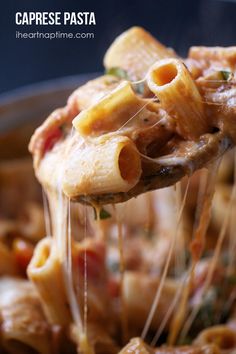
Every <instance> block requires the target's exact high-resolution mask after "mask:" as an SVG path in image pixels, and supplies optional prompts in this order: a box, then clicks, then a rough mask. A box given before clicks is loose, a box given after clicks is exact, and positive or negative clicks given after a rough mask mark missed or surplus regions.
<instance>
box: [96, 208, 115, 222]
mask: <svg viewBox="0 0 236 354" xmlns="http://www.w3.org/2000/svg"><path fill="white" fill-rule="evenodd" d="M93 211H94V218H95V220H97V218H98V217H97V210H96V209H95V208H93ZM110 217H111V214H110V213H109V212H108V211H107V210H106V209H104V208H102V209H100V213H99V219H100V220H105V219H108V218H110Z"/></svg>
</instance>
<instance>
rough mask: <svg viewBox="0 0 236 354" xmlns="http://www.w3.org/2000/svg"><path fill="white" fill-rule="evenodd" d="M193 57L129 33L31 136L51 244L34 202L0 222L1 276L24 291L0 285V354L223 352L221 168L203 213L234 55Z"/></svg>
mask: <svg viewBox="0 0 236 354" xmlns="http://www.w3.org/2000/svg"><path fill="white" fill-rule="evenodd" d="M191 53H192V54H190V55H189V57H188V58H187V59H181V58H179V57H177V55H176V54H175V53H174V51H173V50H169V49H168V48H166V47H165V46H164V45H162V44H161V43H160V42H158V41H157V40H156V39H155V38H154V37H152V36H151V35H150V34H149V33H147V32H146V31H145V30H143V29H141V28H139V27H134V28H132V29H130V30H128V31H127V32H125V33H124V34H123V35H121V36H120V37H119V38H118V39H117V40H116V41H115V42H114V43H113V44H112V46H111V47H110V49H109V50H108V52H107V53H106V56H105V59H104V62H105V66H106V70H107V73H106V74H105V75H103V76H101V77H99V78H97V79H94V80H91V81H90V82H88V83H87V84H85V85H83V86H82V87H80V88H78V89H77V90H76V91H75V92H74V93H72V95H71V96H70V97H69V99H68V101H67V103H66V106H65V107H62V108H60V109H57V110H55V111H54V112H53V113H52V114H51V115H50V116H49V118H48V119H47V120H46V121H45V122H44V123H43V124H42V126H41V127H39V128H38V129H37V130H36V132H35V134H34V136H33V137H32V139H31V142H30V151H31V152H32V154H33V158H34V168H35V172H36V176H37V178H38V180H39V181H40V183H41V184H42V186H43V188H44V194H43V197H44V205H45V216H46V218H45V219H46V234H47V235H51V236H50V237H49V236H47V237H45V238H43V239H42V240H40V239H41V238H42V237H44V235H45V230H44V227H43V222H42V210H41V207H38V205H36V204H34V203H33V202H28V203H27V204H25V203H24V205H22V206H21V208H20V209H21V210H20V211H19V215H18V214H17V216H16V219H15V220H14V221H13V220H11V217H12V215H9V216H6V218H7V220H5V219H3V220H1V223H0V238H1V239H0V272H1V274H0V275H1V276H4V275H5V274H10V275H11V276H15V274H17V275H18V276H19V277H26V271H25V270H26V268H27V266H28V268H27V276H28V278H29V280H30V283H29V282H28V281H27V280H22V279H18V280H16V279H15V278H13V277H12V278H7V281H6V280H5V279H4V278H1V279H0V324H1V335H0V350H1V349H4V350H6V351H7V354H8V352H9V353H13V354H15V353H17V354H18V352H17V351H16V348H19V352H20V351H21V352H23V353H24V354H28V352H29V353H42V354H44V353H45V354H52V353H53V354H59V353H60V354H67V353H68V354H75V352H76V351H77V353H80V354H116V353H118V352H120V353H123V354H126V353H136V354H141V353H145V354H146V353H149V354H157V353H159V354H165V353H175V354H179V353H181V354H184V353H188V354H189V353H190V354H225V352H232V351H234V350H235V328H234V327H235V323H234V322H235V321H234V318H233V317H234V313H235V308H236V295H235V294H236V267H235V263H236V262H235V250H236V241H235V220H234V216H233V215H234V214H233V212H232V211H234V209H235V199H236V187H235V185H234V186H233V179H234V178H235V177H233V173H234V171H233V170H234V168H233V159H232V157H231V158H230V160H229V161H228V162H227V163H226V165H227V166H228V168H227V173H221V172H220V181H221V184H223V189H222V188H221V187H222V186H221V187H220V185H219V184H218V185H217V192H216V198H215V201H214V199H213V202H212V197H213V194H214V186H215V183H218V181H219V178H218V177H217V176H216V174H217V171H218V167H219V166H218V165H219V162H218V161H215V160H216V159H217V158H218V157H219V156H221V155H223V154H224V153H225V151H226V150H228V149H230V148H231V147H232V146H233V145H234V144H235V143H236V128H235V123H234V122H235V117H236V115H235V102H236V98H235V97H236V96H235V92H236V87H235V82H234V74H235V72H236V63H234V56H235V54H234V49H233V48H228V49H227V48H226V49H221V48H213V49H209V48H201V47H200V48H198V49H196V48H195V49H192V51H191ZM134 80H139V81H134ZM210 162H211V163H213V165H212V166H209V165H208V164H209V163H210ZM231 165H232V166H231ZM203 166H206V167H207V169H204V171H202V172H201V171H200V172H199V173H197V174H195V176H194V177H193V178H192V179H191V182H189V177H188V175H191V174H192V173H193V172H194V171H195V170H196V169H199V168H201V167H203ZM207 170H208V172H207ZM14 171H15V170H14ZM224 172H225V169H224ZM186 175H187V176H186ZM1 176H5V174H4V173H3V174H2V173H0V179H1ZM183 176H185V179H184V181H180V180H181V178H182V177H183ZM23 177H24V176H23ZM23 179H24V178H23ZM6 180H7V178H4V183H5V182H6ZM177 181H180V182H179V183H178V184H177V185H176V186H175V187H171V188H168V189H165V190H163V191H156V192H153V191H152V190H154V189H158V188H162V187H167V186H169V185H172V184H174V183H176V182H177ZM26 183H27V182H26ZM22 190H24V189H22ZM147 191H152V192H150V193H149V194H147V193H146V192H147ZM218 192H219V193H218ZM142 193H146V194H143V196H140V197H139V198H138V199H137V200H135V199H134V198H133V199H132V200H131V201H130V203H127V204H123V203H120V204H119V205H117V206H116V205H113V204H115V203H116V202H125V201H126V200H128V199H129V198H131V197H136V196H138V195H139V194H142ZM217 193H218V194H217ZM4 195H5V194H4ZM196 200H197V203H196ZM76 201H82V202H83V203H86V204H87V205H86V206H85V205H84V204H81V205H79V206H78V205H76V204H75V202H76ZM0 202H1V200H0ZM214 203H215V204H214ZM0 204H1V203H0ZM107 204H111V205H107ZM196 204H197V205H196ZM212 204H214V205H213V207H212ZM211 211H213V217H212V218H211V220H210V214H211ZM4 224H5V227H4V226H3V225H4ZM208 225H209V227H208V228H207V226H208ZM1 226H2V227H1ZM1 232H2V234H1ZM218 234H219V235H218ZM38 241H39V242H38ZM31 257H32V258H31ZM1 258H2V259H1ZM30 259H31V260H30ZM28 264H29V265H28ZM15 272H16V273H15ZM9 284H10V285H9ZM9 288H10V289H13V290H9ZM1 290H2V291H1ZM13 295H14V296H15V295H17V296H15V297H14V298H13ZM232 314H233V315H232ZM31 320H32V323H33V325H32V323H31ZM21 322H22V326H21ZM31 325H32V326H31ZM35 328H36V329H37V331H38V332H39V335H38V333H37V336H36V329H35ZM135 336H137V338H133V337H135ZM127 343H128V344H127ZM67 344H68V345H67ZM149 344H150V345H149ZM122 348H123V349H122ZM4 354H5V352H4Z"/></svg>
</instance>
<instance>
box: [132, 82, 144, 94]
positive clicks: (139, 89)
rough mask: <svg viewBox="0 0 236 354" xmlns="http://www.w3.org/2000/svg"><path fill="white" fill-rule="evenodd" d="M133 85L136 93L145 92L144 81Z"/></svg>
mask: <svg viewBox="0 0 236 354" xmlns="http://www.w3.org/2000/svg"><path fill="white" fill-rule="evenodd" d="M133 87H134V90H135V92H136V93H139V94H140V95H143V94H144V89H145V83H144V81H140V82H138V83H137V84H133Z"/></svg>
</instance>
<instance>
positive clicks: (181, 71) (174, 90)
mask: <svg viewBox="0 0 236 354" xmlns="http://www.w3.org/2000/svg"><path fill="white" fill-rule="evenodd" d="M147 84H148V86H149V88H150V90H151V91H152V92H153V93H154V94H155V95H156V96H157V97H158V98H159V100H160V101H161V105H162V107H163V108H164V109H165V110H166V111H167V112H168V113H169V114H170V115H171V116H172V117H174V119H175V120H176V122H177V127H178V129H179V131H180V133H181V134H183V135H184V136H186V137H187V138H190V139H196V138H197V137H199V136H200V135H201V134H203V133H206V132H207V131H208V130H209V128H208V124H209V123H208V122H207V119H206V116H205V114H204V104H203V102H202V98H201V95H200V93H199V91H198V88H197V86H196V84H195V83H194V80H193V79H192V78H191V74H190V72H189V71H188V69H187V68H186V66H185V65H184V63H183V62H182V61H181V60H179V59H163V60H160V61H158V62H157V63H155V64H154V65H153V66H152V67H151V68H150V69H149V72H148V74H147Z"/></svg>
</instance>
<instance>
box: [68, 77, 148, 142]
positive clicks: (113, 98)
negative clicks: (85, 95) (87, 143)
mask: <svg viewBox="0 0 236 354" xmlns="http://www.w3.org/2000/svg"><path fill="white" fill-rule="evenodd" d="M145 103H146V102H145V101H144V100H142V99H141V98H140V97H138V96H137V95H136V94H135V93H134V91H133V89H132V87H131V84H130V83H129V82H128V81H124V82H122V83H121V84H120V85H119V86H118V87H117V88H116V89H114V90H113V91H112V92H111V93H109V94H108V95H107V96H105V97H104V98H102V99H101V100H100V101H98V102H97V103H95V104H94V105H93V106H91V107H89V108H88V109H85V110H83V111H82V112H81V113H80V114H79V115H78V116H77V117H75V118H74V120H73V126H74V127H75V129H76V130H77V131H78V132H79V133H80V134H81V135H82V136H88V135H91V136H98V135H101V134H104V133H107V132H112V131H115V130H117V129H119V128H121V127H122V126H123V124H125V123H126V122H127V121H128V120H129V119H130V118H132V117H133V116H134V115H136V114H137V113H138V111H139V110H140V109H141V108H143V107H144V106H145Z"/></svg>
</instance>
